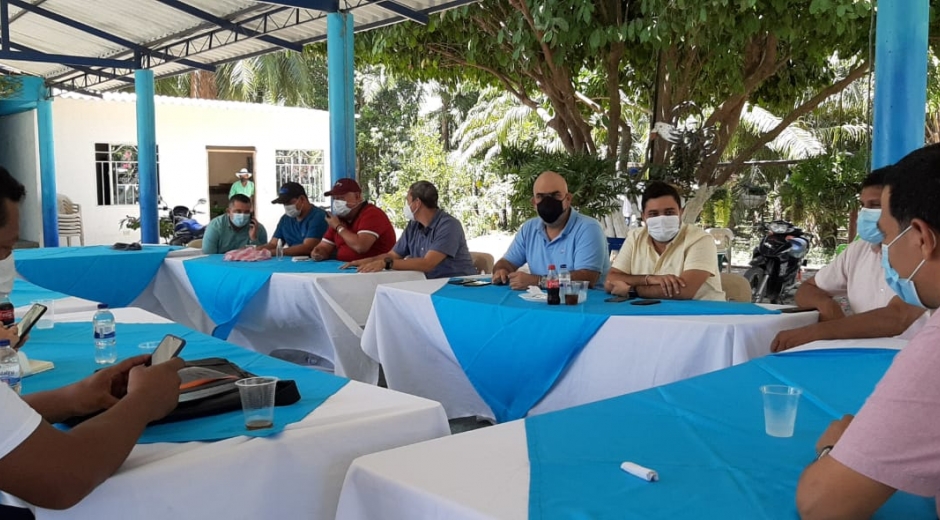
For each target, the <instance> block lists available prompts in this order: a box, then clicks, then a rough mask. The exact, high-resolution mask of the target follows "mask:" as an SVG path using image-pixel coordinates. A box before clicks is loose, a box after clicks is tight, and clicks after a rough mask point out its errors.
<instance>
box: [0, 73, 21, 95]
mask: <svg viewBox="0 0 940 520" xmlns="http://www.w3.org/2000/svg"><path fill="white" fill-rule="evenodd" d="M19 88H20V84H19V81H17V79H16V78H14V77H12V76H7V75H5V74H0V99H3V98H7V97H10V96H12V95H13V94H15V93H16V91H17V89H19Z"/></svg>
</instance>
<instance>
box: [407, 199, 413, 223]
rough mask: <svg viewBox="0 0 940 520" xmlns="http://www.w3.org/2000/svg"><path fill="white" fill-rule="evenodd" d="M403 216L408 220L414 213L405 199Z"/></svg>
mask: <svg viewBox="0 0 940 520" xmlns="http://www.w3.org/2000/svg"><path fill="white" fill-rule="evenodd" d="M405 218H406V219H408V221H409V222H410V221H412V220H414V219H415V213H414V211H411V204H408V201H407V200H405Z"/></svg>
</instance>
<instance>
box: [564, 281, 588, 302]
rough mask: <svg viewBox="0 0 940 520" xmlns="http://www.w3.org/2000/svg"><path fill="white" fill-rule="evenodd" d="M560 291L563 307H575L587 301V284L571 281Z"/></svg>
mask: <svg viewBox="0 0 940 520" xmlns="http://www.w3.org/2000/svg"><path fill="white" fill-rule="evenodd" d="M562 289H563V291H564V292H563V293H562V295H563V297H564V299H565V305H577V304H579V303H584V302H585V301H586V300H587V290H588V283H587V282H578V281H571V282H568V283H567V284H566V285H565V286H564V287H563V288H562Z"/></svg>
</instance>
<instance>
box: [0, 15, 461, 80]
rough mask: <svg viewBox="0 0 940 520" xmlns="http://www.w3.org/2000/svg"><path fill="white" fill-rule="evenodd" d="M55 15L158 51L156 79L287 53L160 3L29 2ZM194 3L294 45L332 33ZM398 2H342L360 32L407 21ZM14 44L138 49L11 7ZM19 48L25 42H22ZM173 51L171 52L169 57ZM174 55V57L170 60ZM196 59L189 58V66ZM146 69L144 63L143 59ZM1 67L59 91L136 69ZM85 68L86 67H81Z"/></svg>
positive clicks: (53, 50) (57, 49)
mask: <svg viewBox="0 0 940 520" xmlns="http://www.w3.org/2000/svg"><path fill="white" fill-rule="evenodd" d="M23 1H26V2H28V3H30V4H32V5H34V6H35V8H36V9H41V10H45V11H48V12H51V13H53V14H54V15H59V16H63V17H65V18H67V19H69V20H73V21H75V22H78V23H80V24H85V25H87V26H91V27H93V28H95V29H98V30H101V31H104V32H106V33H108V34H110V35H113V36H116V37H119V38H121V39H124V40H128V41H129V42H131V43H133V44H135V45H139V46H141V47H145V48H146V49H147V50H149V51H151V52H153V51H160V52H161V53H162V56H161V55H159V54H151V56H152V58H151V59H152V61H151V63H150V65H151V68H152V69H153V71H154V74H155V75H156V76H157V77H165V76H172V75H175V74H180V73H182V72H185V71H188V70H192V69H193V68H194V67H193V65H192V62H195V63H199V64H204V65H217V64H221V63H225V62H229V61H234V60H237V59H241V58H243V57H247V56H256V55H259V54H264V53H266V52H272V51H276V50H281V47H279V46H278V45H277V44H276V43H272V42H269V41H265V40H263V39H259V38H257V37H246V35H245V33H244V32H243V31H240V32H238V33H236V32H234V31H231V30H229V29H227V28H221V27H219V26H217V25H215V24H213V23H210V22H207V21H205V20H203V19H200V18H197V17H195V16H193V15H191V14H188V13H186V12H183V11H180V10H177V9H175V8H173V7H169V6H168V5H165V4H163V3H160V2H159V1H158V0H95V1H93V2H91V1H89V0H23ZM183 1H184V2H185V3H186V4H188V5H189V6H192V7H195V8H198V9H200V10H202V11H206V12H209V13H211V14H213V15H215V16H217V17H220V18H222V19H224V20H226V21H228V22H235V23H239V24H242V25H243V26H244V27H246V28H248V29H251V30H254V31H258V32H264V33H265V34H266V35H269V36H272V37H275V38H278V39H280V40H282V41H285V42H289V43H291V44H306V43H310V42H314V41H321V40H325V38H326V13H324V12H321V11H314V10H309V9H299V8H292V7H285V6H282V5H275V4H270V3H266V2H259V1H254V0H183ZM391 1H392V0H354V1H350V0H340V8H341V9H342V10H344V11H348V12H350V13H352V15H353V20H354V22H355V25H356V29H357V30H362V29H368V28H374V27H376V26H380V25H387V24H392V23H397V22H399V21H402V20H403V18H402V17H401V16H399V15H398V14H396V13H394V12H393V11H391V10H388V9H386V8H383V7H382V3H385V2H391ZM474 1H476V0H394V3H396V4H398V5H400V6H404V7H407V8H409V9H411V10H413V11H417V12H422V13H426V14H430V13H434V12H439V11H443V10H445V9H448V8H451V7H456V6H460V5H466V4H469V3H473V2H474ZM9 13H10V20H11V23H10V42H11V44H12V45H14V50H16V51H22V50H33V51H39V52H42V53H46V54H62V55H70V56H81V57H89V58H107V59H116V60H122V61H125V60H132V59H133V57H134V49H133V48H129V47H128V46H127V45H122V44H121V43H115V42H113V41H108V40H107V39H104V38H102V37H99V36H96V35H93V34H91V33H89V32H86V31H84V30H82V29H80V28H76V27H73V26H69V25H67V24H63V23H60V22H59V21H56V20H53V19H50V18H49V17H46V16H45V15H44V13H38V12H34V11H32V10H30V11H26V10H23V9H20V8H18V7H16V6H13V5H10V9H9ZM17 46H19V47H17ZM167 55H169V56H167ZM167 58H170V59H167ZM185 60H190V63H189V64H187V63H185ZM145 66H146V64H145ZM0 67H3V68H6V69H11V70H15V71H19V72H23V73H27V74H32V75H36V76H41V77H44V78H46V80H47V82H48V83H49V84H51V85H56V86H59V87H61V88H66V89H68V88H72V89H78V88H81V89H85V90H89V91H99V92H103V91H108V90H113V89H117V88H121V87H124V86H126V85H127V82H126V81H124V82H122V81H120V80H117V79H108V78H107V77H106V76H105V77H101V78H99V77H96V76H93V77H88V76H87V75H86V73H87V72H88V71H89V70H99V71H101V70H103V71H105V72H106V73H110V74H114V75H117V76H120V77H123V78H126V79H128V80H132V79H133V74H132V71H131V70H130V68H127V69H101V68H100V67H84V68H82V67H70V66H64V65H61V64H56V63H37V62H23V61H14V60H8V59H0ZM82 69H83V70H82Z"/></svg>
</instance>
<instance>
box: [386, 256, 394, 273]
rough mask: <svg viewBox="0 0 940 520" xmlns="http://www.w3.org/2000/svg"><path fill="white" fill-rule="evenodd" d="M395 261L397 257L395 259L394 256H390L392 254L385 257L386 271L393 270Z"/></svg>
mask: <svg viewBox="0 0 940 520" xmlns="http://www.w3.org/2000/svg"><path fill="white" fill-rule="evenodd" d="M394 263H395V259H394V258H392V257H390V256H386V257H385V270H386V271H391V270H392V264H394Z"/></svg>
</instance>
